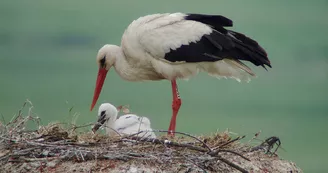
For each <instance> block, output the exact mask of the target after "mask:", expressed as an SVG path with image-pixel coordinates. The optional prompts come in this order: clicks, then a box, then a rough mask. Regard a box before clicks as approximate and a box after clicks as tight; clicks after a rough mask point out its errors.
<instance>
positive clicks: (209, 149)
mask: <svg viewBox="0 0 328 173" xmlns="http://www.w3.org/2000/svg"><path fill="white" fill-rule="evenodd" d="M143 132H145V131H140V132H138V133H136V134H140V133H143ZM149 132H164V133H168V132H169V131H167V130H152V131H149ZM173 133H176V134H181V135H185V136H188V137H190V138H193V139H195V140H197V141H198V142H200V143H202V144H203V146H205V147H206V148H207V149H208V151H212V149H211V148H210V147H209V146H208V145H207V144H206V143H205V142H203V141H202V140H200V139H198V138H197V137H195V136H192V135H190V134H188V133H183V132H173ZM136 134H132V135H130V136H134V135H136Z"/></svg>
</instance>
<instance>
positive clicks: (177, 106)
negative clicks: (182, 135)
mask: <svg viewBox="0 0 328 173" xmlns="http://www.w3.org/2000/svg"><path fill="white" fill-rule="evenodd" d="M171 84H172V94H173V101H172V111H173V112H172V118H171V122H170V127H169V130H168V131H169V132H168V134H169V135H172V136H174V132H175V124H176V119H177V115H178V112H179V109H180V106H181V99H180V95H179V90H178V86H177V82H176V80H172V81H171Z"/></svg>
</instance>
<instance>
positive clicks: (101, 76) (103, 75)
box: [90, 68, 108, 111]
mask: <svg viewBox="0 0 328 173" xmlns="http://www.w3.org/2000/svg"><path fill="white" fill-rule="evenodd" d="M107 72H108V70H106V68H99V71H98V77H97V82H96V88H95V93H94V94H93V100H92V104H91V108H90V111H92V109H93V107H94V106H95V105H96V103H97V100H98V98H99V95H100V92H101V89H102V87H103V85H104V81H105V79H106V75H107Z"/></svg>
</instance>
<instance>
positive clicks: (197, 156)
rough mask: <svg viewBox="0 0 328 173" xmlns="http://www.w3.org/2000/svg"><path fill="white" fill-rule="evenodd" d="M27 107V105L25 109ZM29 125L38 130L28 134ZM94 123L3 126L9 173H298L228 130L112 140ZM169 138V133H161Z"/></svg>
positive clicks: (0, 160) (25, 119) (22, 119)
mask: <svg viewBox="0 0 328 173" xmlns="http://www.w3.org/2000/svg"><path fill="white" fill-rule="evenodd" d="M24 106H25V104H24ZM29 122H32V123H34V126H35V127H37V128H36V129H35V130H26V129H27V128H26V126H27V124H28V123H29ZM90 126H91V124H87V125H82V126H76V125H73V124H63V123H50V124H48V125H46V126H42V125H40V119H39V118H38V117H36V116H33V115H32V114H31V108H30V109H29V113H28V114H27V116H24V115H23V114H22V113H21V111H20V112H19V113H18V115H17V116H15V117H14V118H13V119H12V120H11V121H10V122H9V123H7V124H0V132H1V134H0V165H1V167H2V168H1V169H2V170H3V171H5V172H6V171H8V172H30V171H36V170H37V171H41V172H73V171H76V172H102V171H105V172H108V171H109V172H235V171H240V172H249V171H255V172H257V171H269V172H275V170H278V171H282V170H283V171H296V172H300V169H299V168H297V167H296V165H295V164H294V163H292V162H285V161H282V160H280V159H279V158H278V157H277V155H275V154H273V155H268V154H265V153H264V152H263V151H260V150H258V151H251V147H250V146H247V145H243V144H241V143H240V142H239V140H240V139H242V138H244V137H245V136H238V137H234V138H232V137H231V134H230V133H229V132H228V131H225V132H221V133H214V134H212V135H210V136H198V137H195V136H192V135H189V134H187V133H181V132H177V135H176V137H170V136H165V135H162V136H160V137H158V138H157V139H150V138H142V137H138V136H137V134H135V135H129V136H119V135H117V136H113V137H108V136H105V135H103V134H100V133H96V134H94V133H92V132H90V130H89V129H88V128H90ZM156 132H158V133H162V132H163V134H164V132H166V131H161V130H157V131H156Z"/></svg>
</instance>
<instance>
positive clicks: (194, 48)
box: [90, 13, 271, 135]
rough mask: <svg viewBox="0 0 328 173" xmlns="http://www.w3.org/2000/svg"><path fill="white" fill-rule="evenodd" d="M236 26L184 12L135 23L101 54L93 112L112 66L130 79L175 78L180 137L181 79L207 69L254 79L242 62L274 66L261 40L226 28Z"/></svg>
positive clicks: (219, 74)
mask: <svg viewBox="0 0 328 173" xmlns="http://www.w3.org/2000/svg"><path fill="white" fill-rule="evenodd" d="M232 23H233V22H232V21H231V20H230V19H228V18H226V17H224V16H221V15H204V14H184V13H165V14H153V15H147V16H144V17H140V18H139V19H137V20H135V21H133V22H132V23H131V24H130V25H129V26H128V28H127V29H126V30H125V32H124V34H123V36H122V41H121V47H119V46H116V45H109V44H106V45H104V46H103V47H102V48H101V49H100V50H99V52H98V55H97V63H98V66H99V71H98V77H97V81H96V87H95V91H94V97H93V101H92V104H91V109H90V110H92V109H93V107H94V106H95V104H96V102H97V100H98V97H99V94H100V92H101V89H102V86H103V83H104V80H105V78H106V74H107V72H108V71H109V69H110V68H111V67H112V66H114V68H115V70H116V72H117V73H118V74H119V75H120V76H121V77H122V78H123V79H125V80H128V81H147V80H154V81H155V80H162V79H166V80H170V81H171V85H172V94H173V102H172V110H173V113H172V118H171V122H170V126H169V129H168V131H169V134H171V135H174V132H175V126H176V117H177V114H178V111H179V109H180V106H181V98H180V96H179V91H178V87H177V83H176V79H181V78H183V79H185V78H189V77H191V76H194V75H196V74H197V73H198V72H199V71H204V72H207V73H208V74H209V75H211V76H215V77H225V78H234V79H236V80H238V81H249V80H250V76H255V74H254V73H253V71H252V70H251V69H250V68H249V67H248V66H246V65H245V64H244V63H242V62H241V60H243V61H249V62H251V63H253V64H254V65H256V66H262V67H264V68H265V65H266V66H269V67H271V64H270V61H269V59H268V57H267V53H266V52H265V50H264V49H263V48H262V47H261V46H260V45H259V44H258V43H257V42H256V41H255V40H253V39H251V38H249V37H247V36H245V35H244V34H241V33H238V32H235V31H232V30H228V29H225V28H224V27H229V26H232Z"/></svg>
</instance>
